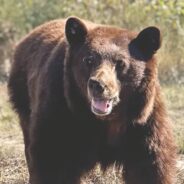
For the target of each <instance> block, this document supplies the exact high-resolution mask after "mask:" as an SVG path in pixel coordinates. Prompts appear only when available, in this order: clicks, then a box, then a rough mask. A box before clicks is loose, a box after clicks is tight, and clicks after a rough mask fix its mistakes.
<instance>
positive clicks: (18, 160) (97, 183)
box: [0, 85, 184, 184]
mask: <svg viewBox="0 0 184 184" xmlns="http://www.w3.org/2000/svg"><path fill="white" fill-rule="evenodd" d="M163 89H164V93H165V96H166V101H167V105H168V106H169V113H170V115H171V117H172V119H174V120H175V122H176V124H175V135H176V140H177V143H178V145H179V148H180V150H181V152H183V151H184V134H183V133H184V119H183V117H182V113H183V112H184V95H183V94H184V86H183V87H182V86H179V87H177V86H174V87H164V88H163ZM178 91H179V93H178ZM0 97H1V98H0V132H1V134H0V183H1V184H25V183H26V182H27V178H28V173H27V168H26V163H25V157H24V151H23V141H22V134H21V131H20V128H19V125H18V123H17V117H16V115H15V114H14V113H13V112H12V110H11V108H10V105H9V103H8V98H7V90H6V87H5V85H0ZM120 179H121V174H120V171H118V170H117V169H116V168H115V166H113V167H111V168H110V169H109V170H108V171H107V172H106V173H102V171H101V170H100V166H99V165H97V166H96V167H95V168H94V169H93V171H92V172H90V173H89V174H88V175H86V176H84V177H83V178H82V181H83V182H82V183H83V184H118V183H120ZM177 184H184V156H182V155H181V157H180V160H179V161H178V174H177Z"/></svg>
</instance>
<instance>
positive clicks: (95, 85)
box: [89, 79, 104, 93]
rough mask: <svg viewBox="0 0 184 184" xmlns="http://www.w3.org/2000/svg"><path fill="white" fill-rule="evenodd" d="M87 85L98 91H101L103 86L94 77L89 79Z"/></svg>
mask: <svg viewBox="0 0 184 184" xmlns="http://www.w3.org/2000/svg"><path fill="white" fill-rule="evenodd" d="M89 87H90V88H91V89H93V90H96V91H97V92H99V93H103V91H104V88H103V86H102V85H101V84H100V82H99V81H97V80H94V79H90V80H89Z"/></svg>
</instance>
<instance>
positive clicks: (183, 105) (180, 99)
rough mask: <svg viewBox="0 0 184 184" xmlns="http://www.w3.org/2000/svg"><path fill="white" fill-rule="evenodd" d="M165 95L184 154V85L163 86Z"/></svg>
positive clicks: (179, 144)
mask: <svg viewBox="0 0 184 184" xmlns="http://www.w3.org/2000/svg"><path fill="white" fill-rule="evenodd" d="M163 93H164V96H165V101H166V105H167V107H168V113H169V115H170V117H171V119H172V122H173V125H174V133H175V138H176V142H177V144H178V148H179V151H180V153H183V154H184V85H175V86H174V85H172V86H163Z"/></svg>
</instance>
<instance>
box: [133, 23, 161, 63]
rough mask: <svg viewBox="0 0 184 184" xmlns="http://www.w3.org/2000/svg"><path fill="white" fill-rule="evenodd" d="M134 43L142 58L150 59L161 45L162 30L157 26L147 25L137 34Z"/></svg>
mask: <svg viewBox="0 0 184 184" xmlns="http://www.w3.org/2000/svg"><path fill="white" fill-rule="evenodd" d="M132 44H133V45H134V46H135V47H136V49H137V50H138V51H139V52H140V56H141V57H142V58H144V59H145V60H149V59H150V58H151V57H152V56H153V54H154V53H156V51H157V50H158V49H159V48H160V46H161V35H160V30H159V29H158V28H157V27H147V28H145V29H143V30H142V31H141V32H140V33H139V34H138V35H137V37H136V38H135V39H134V40H133V42H132ZM136 55H137V56H138V55H139V54H136Z"/></svg>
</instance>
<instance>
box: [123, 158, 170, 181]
mask: <svg viewBox="0 0 184 184" xmlns="http://www.w3.org/2000/svg"><path fill="white" fill-rule="evenodd" d="M124 180H125V184H171V183H166V182H163V181H162V178H161V176H160V175H159V173H158V170H157V167H156V166H155V165H153V164H151V163H150V164H148V163H144V161H142V163H127V164H125V165H124Z"/></svg>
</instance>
